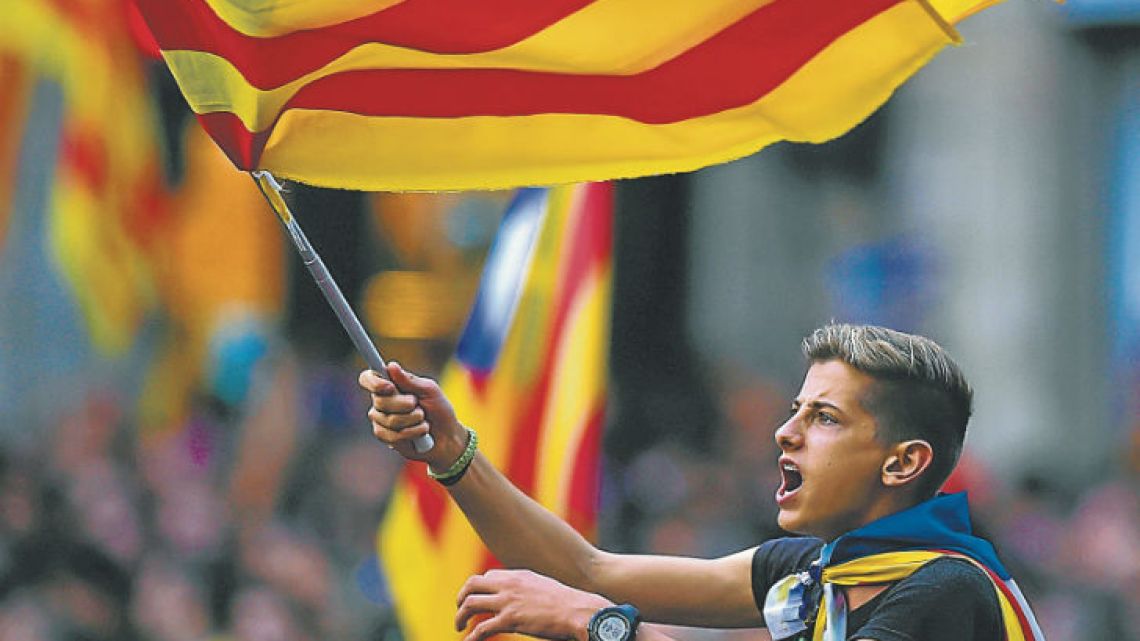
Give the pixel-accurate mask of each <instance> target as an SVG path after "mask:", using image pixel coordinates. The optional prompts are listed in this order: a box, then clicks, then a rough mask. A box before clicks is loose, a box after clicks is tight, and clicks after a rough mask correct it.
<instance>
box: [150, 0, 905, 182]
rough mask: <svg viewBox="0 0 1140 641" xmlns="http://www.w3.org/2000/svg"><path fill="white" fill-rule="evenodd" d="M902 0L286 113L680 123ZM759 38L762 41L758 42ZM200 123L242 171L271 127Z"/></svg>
mask: <svg viewBox="0 0 1140 641" xmlns="http://www.w3.org/2000/svg"><path fill="white" fill-rule="evenodd" d="M141 1H144V2H145V1H147V0H141ZM899 1H900V0H861V1H859V2H851V1H848V2H844V1H842V0H794V1H782V2H775V3H773V4H770V5H767V6H765V7H762V8H761V9H759V10H757V11H756V12H754V13H752V14H751V15H749V16H748V17H747V18H745V19H743V20H741V21H740V22H738V23H736V24H735V25H733V26H732V27H730V28H728V29H725V30H724V31H722V32H721V33H719V34H718V35H717V36H715V37H713V38H711V39H709V40H707V41H705V42H704V43H702V44H700V45H698V46H696V47H693V48H692V49H690V50H689V51H688V52H686V53H685V54H683V55H681V56H678V57H677V58H675V59H673V60H671V61H669V62H667V63H665V64H662V65H660V66H658V67H657V68H655V69H652V70H650V71H647V72H645V73H642V74H638V75H635V76H590V75H577V76H575V75H567V74H555V73H540V72H526V71H514V70H496V69H375V70H361V71H350V72H344V73H339V74H334V75H332V76H328V77H325V78H322V79H319V80H316V81H314V82H313V83H311V84H309V85H306V86H305V87H303V88H301V90H300V91H298V93H297V94H296V95H294V96H293V97H292V98H291V99H290V100H289V101H288V102H287V103H286V104H285V106H284V107H283V108H282V111H284V110H287V109H291V108H305V109H317V110H333V111H342V112H352V113H356V114H360V115H365V116H406V117H424V118H448V117H462V116H475V115H492V116H517V115H528V114H542V113H568V114H598V115H611V116H620V117H624V118H629V119H631V120H636V121H638V122H643V123H647V124H667V123H672V122H679V121H683V120H686V119H689V118H695V117H699V116H702V115H707V114H710V113H717V112H720V111H724V110H726V109H732V108H735V107H740V106H743V105H747V104H750V103H752V102H755V101H756V100H759V99H760V98H761V97H763V96H764V95H766V94H767V93H768V92H770V91H771V90H773V89H775V88H776V87H778V86H779V85H780V84H782V83H783V82H784V81H785V80H787V79H788V78H789V77H790V76H791V75H792V74H794V73H795V72H796V71H797V70H798V69H799V68H800V67H802V66H803V65H804V64H805V63H806V62H808V61H809V60H810V59H811V58H813V57H814V56H815V55H817V54H818V53H819V52H820V51H821V50H823V49H824V48H825V47H827V46H828V45H829V44H830V43H831V42H833V41H834V40H835V39H837V38H839V37H840V36H842V35H843V34H844V33H846V32H848V31H850V30H851V29H854V28H855V27H856V26H858V25H859V24H862V23H863V22H865V21H866V20H868V19H870V18H872V17H874V16H875V15H877V14H879V13H881V12H882V11H884V10H886V9H888V8H890V7H891V6H893V5H895V4H897V3H898V2H899ZM804 24H808V25H812V30H811V31H810V32H805V31H803V25H804ZM757 42H764V43H765V46H764V47H763V48H760V47H757V46H756V44H755V43H757ZM647 96H651V97H652V99H651V100H650V99H647ZM200 119H201V121H202V124H203V126H205V127H206V128H207V131H209V132H210V135H211V136H213V137H214V139H215V140H217V141H218V142H219V144H220V145H221V146H222V147H223V149H225V151H226V154H227V155H228V156H229V157H230V160H231V161H233V163H234V164H235V165H237V166H238V167H239V168H242V169H251V168H253V167H256V165H257V162H258V159H259V158H260V157H261V152H262V150H263V148H264V145H265V141H266V140H267V139H268V137H269V133H270V132H271V131H272V128H273V126H274V125H275V123H274V125H270V126H269V128H267V129H266V130H265V131H263V132H259V133H258V134H251V132H249V131H248V130H247V129H246V128H245V126H244V125H243V124H242V123H241V121H240V120H239V119H238V118H237V117H235V116H233V115H230V114H226V113H221V112H219V113H218V114H208V115H205V116H201V117H200Z"/></svg>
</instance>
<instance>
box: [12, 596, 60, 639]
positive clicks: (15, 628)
mask: <svg viewBox="0 0 1140 641" xmlns="http://www.w3.org/2000/svg"><path fill="white" fill-rule="evenodd" d="M58 638H59V636H58V634H57V632H56V626H55V625H54V624H53V623H52V621H51V619H50V618H49V616H48V613H47V611H46V610H45V609H44V607H43V606H42V605H40V603H39V601H38V600H37V599H36V598H35V597H34V596H32V595H31V594H27V593H21V594H18V595H16V596H15V597H14V598H12V599H10V600H8V601H7V602H5V603H4V604H3V607H0V639H4V641H55V639H58Z"/></svg>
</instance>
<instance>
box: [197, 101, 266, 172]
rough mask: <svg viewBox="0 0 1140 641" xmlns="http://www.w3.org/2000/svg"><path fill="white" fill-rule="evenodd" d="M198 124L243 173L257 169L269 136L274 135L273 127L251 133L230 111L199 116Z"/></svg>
mask: <svg viewBox="0 0 1140 641" xmlns="http://www.w3.org/2000/svg"><path fill="white" fill-rule="evenodd" d="M198 122H199V123H201V125H202V128H203V129H205V130H206V133H208V134H210V137H211V138H213V139H214V140H215V141H216V142H217V143H218V146H219V147H221V148H222V151H224V152H225V154H226V157H228V158H229V159H230V162H232V163H233V164H234V166H235V167H237V168H238V169H241V170H242V171H250V170H252V169H256V168H257V164H258V162H259V161H260V160H261V152H262V151H264V150H265V142H266V141H267V140H269V134H271V133H273V127H272V126H270V127H269V128H268V129H266V130H265V131H259V132H257V133H250V131H249V130H248V129H246V128H245V125H243V124H242V122H241V119H239V118H238V117H237V116H235V115H234V114H232V113H230V112H228V111H219V112H215V113H208V114H198ZM274 124H276V123H274Z"/></svg>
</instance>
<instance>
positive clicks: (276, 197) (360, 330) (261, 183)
mask: <svg viewBox="0 0 1140 641" xmlns="http://www.w3.org/2000/svg"><path fill="white" fill-rule="evenodd" d="M250 175H251V176H253V180H254V182H256V183H257V187H258V188H259V189H260V190H261V194H262V195H263V196H265V199H266V200H267V201H269V206H270V207H272V208H273V211H274V213H276V214H277V218H278V219H279V220H280V221H281V224H282V225H283V226H284V227H285V231H286V233H288V235H289V238H290V239H291V240H292V241H293V246H294V247H296V248H297V253H299V254H300V255H301V262H303V263H305V267H306V268H308V270H309V274H311V275H312V277H313V280H314V281H316V283H317V287H318V288H320V290H321V293H322V294H324V296H325V300H326V301H328V303H329V306H330V307H332V309H333V312H335V313H336V317H337V319H339V320H340V324H341V326H342V327H344V331H346V332H348V337H349V338H350V339H352V344H353V345H355V346H356V351H358V352H360V355H361V356H363V357H364V360H365V362H367V363H368V367H370V368H371V369H372V370H373V371H375V372H376V373H377V374H379V375H380V376H383V377H384V378H386V379H388V380H391V378H389V377H388V370H387V368H386V367H385V365H384V359H383V357H381V356H380V352H379V351H378V350H377V349H376V346H375V345H374V344H373V343H372V339H371V338H369V337H368V332H366V331H365V330H364V325H362V324H361V323H360V319H359V318H357V316H356V313H355V312H353V311H352V307H351V306H350V305H349V304H348V300H347V299H346V298H345V297H344V294H343V293H341V291H340V287H338V286H337V284H336V281H335V280H333V277H332V274H330V273H329V270H328V267H325V263H324V261H323V260H321V257H320V256H319V255H318V254H317V252H316V250H314V249H313V246H312V245H311V244H310V243H309V239H308V238H307V237H306V236H305V232H303V231H301V226H300V224H298V223H297V219H296V218H294V217H293V212H292V211H290V210H289V205H288V204H287V203H286V202H285V198H284V196H283V195H282V190H281V185H280V183H278V182H277V180H276V179H275V178H274V177H273V174H270V173H269V172H268V171H252V172H250ZM412 445H413V447H415V449H416V451H417V452H419V453H421V454H422V453H424V452H426V451H428V450H430V449H431V448H432V447H434V446H435V442H434V441H433V440H432V437H431V435H430V434H424V435H423V436H420V437H419V438H417V439H415V440H414V441H412Z"/></svg>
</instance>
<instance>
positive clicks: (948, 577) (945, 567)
mask: <svg viewBox="0 0 1140 641" xmlns="http://www.w3.org/2000/svg"><path fill="white" fill-rule="evenodd" d="M905 581H908V582H912V583H914V584H917V585H922V586H930V588H931V589H937V590H942V591H957V590H966V591H968V592H969V593H970V594H973V595H978V594H980V595H983V596H988V597H990V598H995V594H994V591H993V587H992V586H993V584H992V583H991V581H990V578H989V576H988V575H987V574H986V572H985V571H984V570H982V569H981V568H979V567H978V566H976V565H974V564H973V563H971V562H969V561H967V560H965V559H960V558H957V557H953V556H944V557H941V558H938V559H935V560H933V561H931V562H930V563H927V564H926V565H924V566H922V567H921V568H919V569H918V570H917V571H916V572H915V573H914V574H912V575H911V576H910V577H908V578H907V579H906V580H905Z"/></svg>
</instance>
